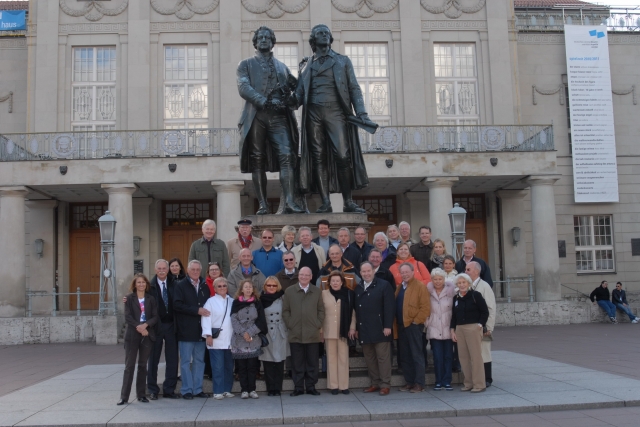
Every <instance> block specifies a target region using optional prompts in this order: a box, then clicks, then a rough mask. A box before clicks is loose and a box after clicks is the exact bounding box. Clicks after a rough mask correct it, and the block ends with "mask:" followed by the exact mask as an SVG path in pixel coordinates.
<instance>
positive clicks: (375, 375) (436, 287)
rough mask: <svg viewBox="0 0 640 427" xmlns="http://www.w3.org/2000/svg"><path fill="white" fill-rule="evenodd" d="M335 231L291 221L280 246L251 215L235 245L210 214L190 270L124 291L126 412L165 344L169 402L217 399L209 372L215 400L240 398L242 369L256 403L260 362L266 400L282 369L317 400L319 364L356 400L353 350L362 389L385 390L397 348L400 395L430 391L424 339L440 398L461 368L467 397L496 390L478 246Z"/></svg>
mask: <svg viewBox="0 0 640 427" xmlns="http://www.w3.org/2000/svg"><path fill="white" fill-rule="evenodd" d="M330 226H331V225H330V224H329V222H328V221H326V220H320V221H318V224H317V233H318V236H317V237H316V238H315V239H312V231H311V229H310V228H309V227H300V229H299V230H296V229H295V228H294V227H292V226H285V227H284V228H283V229H282V243H281V244H280V245H279V246H277V247H276V246H274V233H273V232H272V231H271V230H268V229H266V230H263V231H262V233H261V236H260V238H258V237H256V236H254V235H252V224H251V221H250V220H248V219H243V220H240V221H238V236H237V237H235V238H233V239H231V240H229V241H228V242H226V244H225V243H224V242H222V241H221V240H219V239H216V238H215V237H214V236H215V233H216V224H215V222H214V221H212V220H206V221H205V222H204V223H203V225H202V231H203V237H202V238H201V239H198V240H196V241H195V242H193V244H192V246H191V250H190V253H189V262H188V264H187V269H186V272H185V271H184V269H183V268H182V264H181V262H180V261H179V260H176V259H174V260H170V261H166V260H163V259H160V260H158V261H157V262H156V264H155V273H156V274H155V276H154V277H153V278H152V279H151V280H148V279H147V278H146V277H145V276H144V275H142V274H137V275H136V276H135V277H134V279H133V281H132V284H131V294H129V295H127V296H126V297H125V321H126V323H127V331H126V333H125V350H126V352H125V353H126V356H125V371H124V378H123V386H122V392H121V396H120V401H119V402H118V404H119V405H121V404H125V403H127V402H128V399H129V395H130V391H131V386H132V383H133V373H134V370H135V365H136V363H137V365H138V374H137V380H136V394H137V398H138V400H139V401H141V402H148V401H149V400H156V399H158V396H159V393H160V386H159V385H158V383H157V372H158V363H159V361H160V358H161V356H162V349H163V346H164V356H165V360H166V370H165V380H164V383H163V384H162V396H163V397H165V398H173V399H177V398H184V399H193V398H194V397H196V398H207V397H210V396H209V395H208V394H207V393H204V392H203V389H202V384H203V378H204V376H205V371H208V375H209V376H210V377H211V379H212V382H213V398H214V399H224V398H230V397H234V394H232V392H231V390H232V386H233V382H234V370H235V377H236V378H237V379H238V380H239V382H240V388H241V397H242V398H243V399H245V398H254V399H257V398H259V395H258V394H257V392H256V378H257V377H258V375H260V365H262V370H263V373H264V380H265V383H266V388H267V392H268V395H269V396H279V395H280V393H281V391H282V384H283V379H284V373H285V370H286V371H290V375H291V378H292V380H293V383H294V390H293V392H292V393H291V396H299V395H302V394H305V393H306V394H311V395H319V394H320V393H319V391H318V390H317V389H316V384H317V382H318V376H319V371H320V370H321V369H322V370H326V372H327V386H328V388H329V389H330V391H331V393H332V394H339V393H344V394H348V393H349V392H350V391H349V356H350V355H353V354H354V353H355V352H356V350H355V348H356V346H358V347H360V348H361V349H362V353H363V356H364V359H365V361H366V365H367V369H368V373H369V377H370V379H371V385H370V386H369V387H368V388H367V389H365V390H364V391H365V392H367V393H374V392H376V393H379V394H380V395H382V396H386V395H388V394H389V393H390V390H391V387H390V383H391V366H392V358H393V348H394V345H393V344H394V340H397V344H396V356H397V359H398V365H399V367H400V369H401V372H402V374H403V376H404V379H405V385H404V386H402V387H400V388H399V391H401V392H411V393H418V392H421V391H423V390H424V388H425V371H426V365H427V344H428V343H430V346H431V350H432V352H433V360H434V370H435V376H436V384H435V386H434V389H435V390H453V388H452V386H451V383H452V372H453V371H454V370H455V368H456V365H457V364H458V363H459V365H460V367H461V369H462V372H463V373H464V384H463V387H462V389H461V390H462V391H471V392H474V393H475V392H482V391H484V390H485V389H486V387H488V386H490V385H491V383H492V381H493V379H492V375H491V340H492V339H493V337H492V332H493V328H494V324H495V312H496V303H495V296H494V294H493V290H492V285H493V283H492V281H491V273H490V270H489V268H488V266H487V264H486V263H485V262H484V261H483V260H481V259H479V258H477V257H476V256H475V247H476V245H475V243H474V242H473V241H471V240H468V241H466V242H465V243H464V247H463V251H464V256H463V258H461V259H460V260H458V261H457V262H456V260H455V259H454V258H453V257H452V256H451V255H449V254H448V253H447V251H446V247H445V243H444V242H443V241H442V240H440V239H435V240H433V241H432V240H431V229H430V228H429V227H428V226H423V227H420V230H419V236H420V240H419V241H418V242H415V243H414V242H412V241H411V239H410V236H411V229H410V226H409V224H407V223H406V222H403V223H401V224H400V225H399V226H395V225H393V226H390V227H389V228H388V230H387V233H386V234H385V233H382V232H379V233H376V234H375V236H374V238H373V244H370V243H369V242H367V239H366V237H367V233H366V230H364V229H363V228H357V229H356V230H355V231H354V240H353V241H351V232H350V230H349V229H347V228H341V229H340V230H339V231H338V233H337V239H335V238H334V237H332V236H330ZM296 232H297V234H296ZM296 237H297V239H296ZM296 240H297V241H298V242H299V243H297V244H296ZM321 343H322V344H323V345H321ZM322 348H323V350H322ZM321 351H323V352H324V356H323V363H322V367H321V364H320V362H319V361H320V357H321ZM136 359H137V362H136ZM178 360H179V361H180V362H179V363H180V373H181V379H182V387H181V389H180V394H178V393H176V386H177V378H178ZM147 390H148V392H149V393H150V395H149V398H147V394H146V392H147Z"/></svg>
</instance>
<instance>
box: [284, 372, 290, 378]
mask: <svg viewBox="0 0 640 427" xmlns="http://www.w3.org/2000/svg"><path fill="white" fill-rule="evenodd" d="M291 375H292V374H291V370H288V371H287V373H286V374H284V376H285V378H291Z"/></svg>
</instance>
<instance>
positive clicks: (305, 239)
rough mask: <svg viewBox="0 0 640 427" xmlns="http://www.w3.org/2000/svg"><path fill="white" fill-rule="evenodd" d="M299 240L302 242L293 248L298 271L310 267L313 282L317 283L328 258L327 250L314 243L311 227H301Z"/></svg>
mask: <svg viewBox="0 0 640 427" xmlns="http://www.w3.org/2000/svg"><path fill="white" fill-rule="evenodd" d="M298 240H300V244H299V245H298V246H296V247H295V248H293V249H291V252H293V255H295V257H296V267H298V271H299V270H300V269H302V268H303V267H309V269H310V270H311V274H312V276H313V279H312V280H311V282H312V283H316V280H318V273H319V272H320V269H321V268H322V266H323V265H324V263H325V262H326V260H327V258H326V252H325V251H324V249H322V247H321V246H320V245H317V244H315V243H313V241H312V240H311V229H310V228H309V227H300V229H299V230H298Z"/></svg>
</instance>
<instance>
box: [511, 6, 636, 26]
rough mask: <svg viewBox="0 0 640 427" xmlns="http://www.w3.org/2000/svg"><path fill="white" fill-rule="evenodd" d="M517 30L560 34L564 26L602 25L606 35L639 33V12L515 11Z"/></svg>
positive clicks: (603, 8)
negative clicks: (604, 27)
mask: <svg viewBox="0 0 640 427" xmlns="http://www.w3.org/2000/svg"><path fill="white" fill-rule="evenodd" d="M515 15H516V29H517V30H518V31H533V32H562V31H564V26H565V25H602V26H606V27H607V30H608V31H609V32H637V31H640V9H639V8H637V7H636V8H623V7H620V8H618V7H612V8H609V7H608V6H600V7H598V6H595V5H594V6H589V7H586V8H576V7H573V8H567V7H565V8H563V7H562V6H557V7H554V8H548V9H518V10H516V12H515Z"/></svg>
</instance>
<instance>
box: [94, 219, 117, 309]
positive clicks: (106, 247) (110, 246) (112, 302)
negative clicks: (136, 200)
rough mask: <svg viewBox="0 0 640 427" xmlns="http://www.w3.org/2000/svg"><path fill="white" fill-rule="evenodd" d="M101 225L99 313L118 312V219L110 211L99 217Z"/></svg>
mask: <svg viewBox="0 0 640 427" xmlns="http://www.w3.org/2000/svg"><path fill="white" fill-rule="evenodd" d="M98 225H99V226H100V249H101V250H100V252H101V256H100V306H99V308H98V314H99V315H101V316H102V315H105V314H108V311H109V310H111V311H112V313H113V315H116V314H118V304H117V303H116V295H117V294H116V260H115V256H114V247H115V243H114V238H115V235H116V219H115V218H114V217H113V216H112V215H111V213H110V212H109V211H106V212H105V213H104V215H102V216H101V217H100V219H98Z"/></svg>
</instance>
